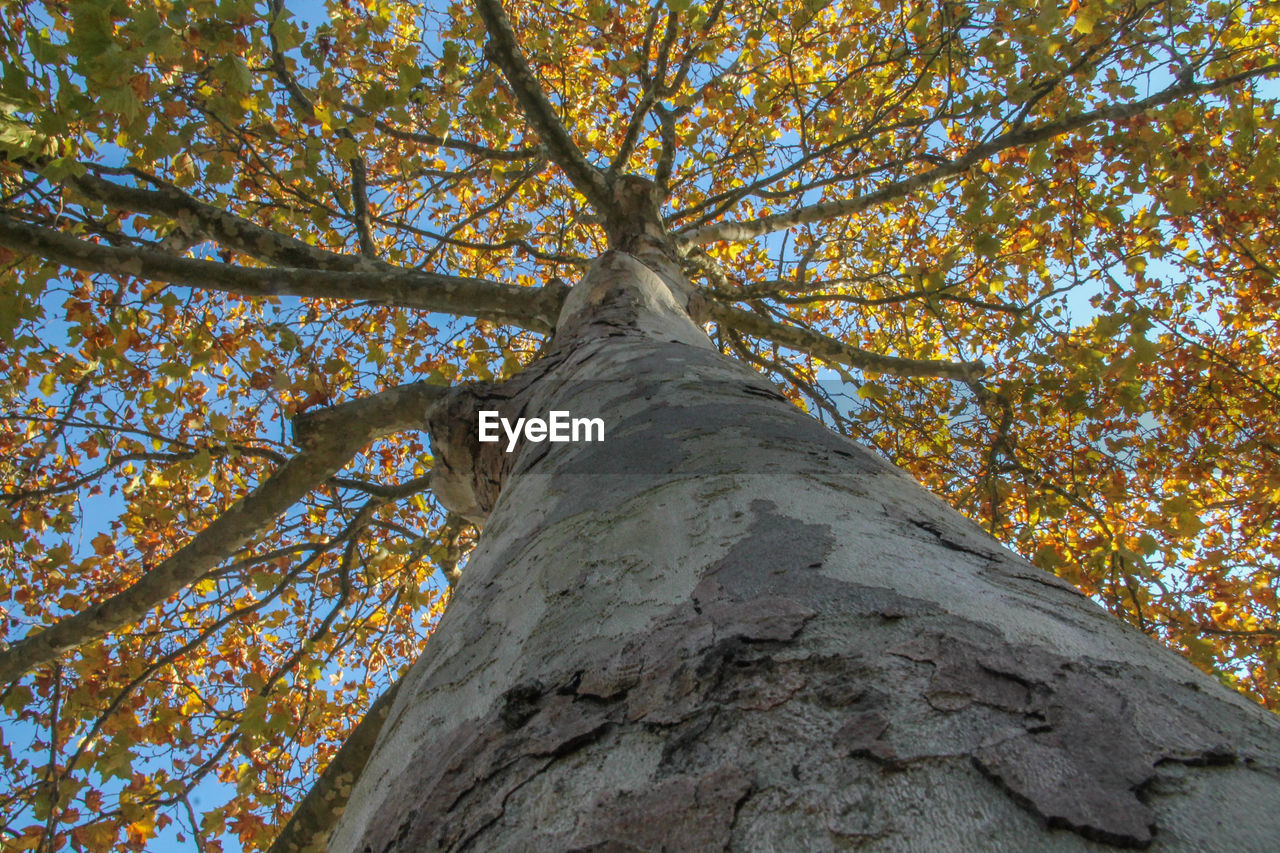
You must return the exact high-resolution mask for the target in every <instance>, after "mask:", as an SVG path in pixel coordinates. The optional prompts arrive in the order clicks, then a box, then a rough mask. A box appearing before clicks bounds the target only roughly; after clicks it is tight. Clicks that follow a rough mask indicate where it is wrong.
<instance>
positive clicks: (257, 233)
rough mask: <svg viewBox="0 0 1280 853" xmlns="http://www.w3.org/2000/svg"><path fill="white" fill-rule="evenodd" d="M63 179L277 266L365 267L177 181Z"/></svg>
mask: <svg viewBox="0 0 1280 853" xmlns="http://www.w3.org/2000/svg"><path fill="white" fill-rule="evenodd" d="M67 183H68V184H69V185H70V186H72V187H74V188H75V189H76V190H78V191H79V192H81V193H82V194H83V195H85V196H87V197H88V198H91V199H93V200H94V201H98V202H101V203H103V204H105V205H107V206H109V207H115V208H119V209H121V210H128V211H133V212H135V213H145V214H154V215H161V216H167V217H169V218H171V219H174V220H177V221H178V222H180V223H187V222H189V223H190V224H192V225H194V226H195V227H196V229H197V230H198V231H200V232H201V234H202V235H204V236H207V237H208V238H210V239H212V240H214V241H216V242H217V243H218V245H220V246H222V247H224V248H226V249H230V250H232V251H235V252H240V253H242V254H245V255H248V256H249V257H252V258H257V259H258V260H260V261H265V262H268V263H272V264H277V265H279V266H286V267H299V268H311V269H321V270H338V271H351V270H358V269H369V268H371V267H372V266H373V265H372V264H370V263H369V261H368V260H367V259H365V258H361V257H358V256H354V255H343V254H339V253H337V252H330V251H327V250H325V249H318V248H316V247H315V246H310V245H308V244H307V243H304V242H303V241H302V240H299V239H297V238H295V237H288V236H286V235H284V234H280V233H278V232H276V231H272V230H271V229H270V228H263V227H262V226H261V225H258V224H256V223H253V222H250V221H249V220H247V219H244V218H242V217H240V216H236V215H235V214H233V213H229V212H227V211H225V210H223V209H221V208H219V207H215V206H214V205H211V204H206V203H205V202H202V201H200V200H199V199H196V198H194V197H192V196H190V195H188V194H187V193H185V192H183V191H182V190H180V189H178V188H177V187H174V186H170V185H164V186H161V187H160V188H159V189H154V190H148V189H142V188H139V187H126V186H122V185H120V184H117V183H115V182H113V181H108V180H105V179H103V178H99V177H95V176H93V175H83V176H81V177H79V178H71V179H69V180H68V181H67Z"/></svg>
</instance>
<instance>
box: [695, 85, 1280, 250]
mask: <svg viewBox="0 0 1280 853" xmlns="http://www.w3.org/2000/svg"><path fill="white" fill-rule="evenodd" d="M1277 71H1280V64H1272V65H1266V66H1263V67H1261V68H1255V69H1252V70H1250V71H1245V72H1241V73H1240V74H1233V75H1231V76H1229V77H1224V78H1221V79H1219V80H1211V81H1209V82H1207V83H1193V82H1190V81H1186V82H1181V83H1177V84H1175V85H1173V86H1170V87H1168V88H1167V89H1164V90H1163V91H1161V92H1157V93H1156V94H1154V95H1152V96H1150V97H1148V98H1143V99H1142V100H1139V101H1134V102H1132V103H1128V104H1113V105H1111V106H1106V107H1099V108H1098V109H1096V110H1091V111H1089V112H1087V113H1082V114H1080V115H1077V116H1069V117H1067V118H1064V119H1060V120H1058V121H1051V122H1046V123H1044V124H1041V125H1037V126H1034V127H1024V128H1020V129H1017V130H1011V131H1008V132H1005V133H1002V134H1000V135H999V136H996V137H995V138H994V139H991V140H990V141H988V142H984V143H982V144H981V145H977V146H975V147H973V148H971V149H969V151H968V152H966V153H965V154H963V155H962V156H959V157H956V158H955V159H953V160H950V161H948V162H946V163H943V164H942V165H940V166H937V167H935V168H933V169H929V170H928V171H926V172H921V173H920V174H918V175H913V176H911V177H909V178H903V179H902V180H899V181H893V182H892V183H889V184H886V185H884V186H882V187H881V188H880V189H878V190H876V191H875V192H871V193H866V194H864V195H859V196H854V197H852V198H843V199H837V200H835V201H826V202H819V203H817V204H810V205H805V206H804V207H801V208H799V209H797V210H793V211H791V212H789V213H778V214H774V215H772V216H762V217H760V218H759V219H751V220H748V221H746V222H720V223H716V224H714V225H707V226H704V227H702V228H695V229H693V230H692V231H689V232H687V233H685V234H683V235H681V237H680V238H679V244H680V245H681V246H682V247H688V246H693V245H698V244H704V243H711V242H715V241H716V240H752V239H754V238H756V237H759V236H762V235H764V234H771V233H773V232H775V231H784V230H786V229H787V228H791V227H793V226H796V225H807V224H809V223H813V222H822V221H825V220H828V219H834V218H836V217H840V216H848V215H850V214H853V213H858V212H860V211H863V210H867V209H868V208H871V207H875V206H877V205H880V204H884V203H885V202H888V201H893V200H894V199H899V198H902V197H904V196H907V195H910V194H911V193H913V192H915V191H916V190H918V189H921V188H923V187H927V186H929V185H931V184H933V183H934V182H936V181H939V180H942V179H944V178H950V177H954V176H955V175H958V174H961V173H962V172H965V171H968V170H969V169H970V168H971V167H973V166H975V165H977V164H978V163H980V162H982V161H983V160H985V159H987V158H988V157H991V156H993V155H995V154H998V153H999V152H1001V151H1004V150H1006V149H1009V148H1017V147H1020V146H1024V145H1033V144H1035V143H1037V142H1044V141H1046V140H1049V139H1053V138H1054V137H1057V136H1062V135H1063V134H1066V133H1070V132H1072V131H1075V130H1079V129H1080V128H1082V127H1087V126H1088V125H1091V124H1095V123H1097V122H1103V121H1123V120H1124V119H1127V118H1132V117H1133V116H1136V115H1139V114H1141V113H1144V112H1146V111H1147V110H1150V109H1153V108H1155V107H1158V106H1162V105H1164V104H1167V103H1169V102H1171V101H1175V100H1178V99H1180V98H1185V97H1189V96H1192V95H1202V94H1205V93H1208V92H1213V91H1216V90H1218V89H1225V88H1227V87H1229V86H1233V85H1235V84H1236V83H1239V82H1242V81H1244V80H1250V79H1253V78H1255V77H1261V76H1265V75H1267V74H1272V73H1275V72H1277Z"/></svg>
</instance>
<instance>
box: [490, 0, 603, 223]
mask: <svg viewBox="0 0 1280 853" xmlns="http://www.w3.org/2000/svg"><path fill="white" fill-rule="evenodd" d="M476 10H477V11H478V12H479V13H480V17H481V19H483V21H484V27H485V30H486V31H487V32H488V33H489V40H488V42H486V44H485V48H484V52H485V56H487V57H488V58H489V59H491V60H492V61H493V62H494V63H495V64H496V65H497V66H498V67H499V68H501V69H502V74H503V76H504V77H506V78H507V84H508V85H510V86H511V91H512V93H513V94H514V95H515V96H516V100H517V101H519V103H520V107H521V109H522V110H524V114H525V118H527V119H528V120H529V124H531V125H532V126H533V129H534V130H535V131H537V133H538V136H539V137H540V138H541V139H542V142H543V144H544V145H545V146H546V149H547V156H548V157H550V158H551V159H552V160H553V161H554V162H555V163H556V165H558V166H559V167H560V168H561V169H564V172H565V174H566V175H567V176H568V178H569V180H570V181H571V182H572V183H573V185H574V187H576V188H577V190H578V192H580V193H582V194H583V195H584V196H586V198H587V200H588V201H590V202H591V203H592V204H593V205H595V207H596V210H597V212H599V213H604V212H605V211H606V210H608V209H609V206H610V205H611V204H612V198H611V197H610V194H609V188H608V184H607V182H606V180H605V177H604V173H603V172H601V171H600V170H599V169H597V168H596V167H595V166H593V165H591V164H590V163H589V162H587V158H586V157H584V156H583V154H582V151H581V150H580V149H579V148H578V146H577V144H576V143H574V141H573V139H572V137H570V136H569V131H568V130H567V129H565V126H564V124H563V123H562V122H561V121H560V117H559V116H558V115H556V109H555V106H554V105H552V103H551V101H550V100H549V99H548V98H547V94H546V92H544V91H543V90H542V85H541V84H540V83H539V82H538V78H537V77H536V76H535V75H534V73H533V70H532V69H531V68H529V64H528V63H527V62H525V60H524V56H523V55H522V54H521V53H520V47H519V43H518V42H517V40H516V36H515V33H514V32H513V31H512V29H511V21H510V20H508V19H507V13H506V12H505V11H503V8H502V3H501V0H476Z"/></svg>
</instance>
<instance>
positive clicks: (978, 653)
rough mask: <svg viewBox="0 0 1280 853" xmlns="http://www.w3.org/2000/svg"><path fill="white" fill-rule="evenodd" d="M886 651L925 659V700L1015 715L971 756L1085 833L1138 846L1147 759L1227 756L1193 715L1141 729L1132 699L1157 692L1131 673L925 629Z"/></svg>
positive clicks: (1150, 770)
mask: <svg viewBox="0 0 1280 853" xmlns="http://www.w3.org/2000/svg"><path fill="white" fill-rule="evenodd" d="M975 636H980V635H975V634H973V633H972V632H969V637H970V638H971V639H972V638H973V637H975ZM894 653H895V654H897V655H901V656H903V657H906V658H909V659H911V660H914V661H920V662H928V663H930V664H932V665H933V674H932V677H931V679H930V681H929V685H928V688H927V691H926V692H925V699H926V701H928V702H929V704H930V705H931V706H932V707H933V708H934V709H936V710H938V711H941V712H944V713H945V712H959V711H962V710H964V709H967V708H968V707H969V706H971V705H976V706H982V707H985V708H989V709H995V710H998V711H1002V712H1010V713H1012V714H1015V715H1017V716H1018V717H1020V718H1021V719H1022V726H1021V731H1015V732H1014V733H1012V734H1010V733H1008V732H1002V733H1001V734H1000V735H999V736H996V737H991V738H990V740H989V742H984V743H980V744H975V745H974V748H973V750H972V752H971V753H970V755H971V758H972V761H973V763H974V765H975V766H976V767H978V768H979V769H980V770H981V771H982V772H983V773H984V774H985V775H986V776H987V777H988V778H990V779H992V780H993V781H994V782H996V783H997V784H998V785H999V786H1000V787H1001V788H1003V789H1004V790H1005V791H1006V792H1007V793H1008V794H1009V795H1010V796H1012V797H1013V798H1014V799H1015V800H1016V801H1017V802H1019V803H1020V804H1021V805H1023V806H1024V807H1026V808H1028V809H1030V810H1031V811H1033V812H1034V813H1035V814H1037V815H1039V816H1040V817H1041V818H1043V819H1044V820H1045V821H1046V822H1047V823H1048V824H1049V825H1050V826H1057V827H1064V828H1067V829H1070V830H1073V831H1075V832H1078V833H1079V834H1081V835H1083V836H1084V837H1086V838H1090V839H1094V840H1097V841H1103V842H1106V843H1109V844H1113V845H1117V846H1121V847H1145V846H1147V845H1148V844H1150V843H1151V841H1152V839H1153V838H1154V833H1155V817H1154V813H1153V811H1152V810H1151V809H1150V808H1149V807H1148V806H1147V804H1146V803H1144V802H1143V800H1142V793H1143V790H1144V788H1145V786H1147V785H1148V784H1149V783H1150V782H1151V781H1152V780H1153V779H1154V778H1155V775H1156V767H1157V766H1158V765H1159V764H1160V763H1161V762H1164V761H1169V760H1178V761H1183V762H1187V761H1198V762H1203V763H1221V762H1222V761H1223V760H1224V755H1225V756H1230V755H1231V753H1230V750H1228V749H1227V748H1226V747H1224V746H1222V745H1221V744H1220V742H1219V740H1218V738H1217V737H1216V736H1215V734H1214V733H1213V732H1212V731H1211V730H1210V729H1209V728H1208V726H1206V725H1205V724H1204V723H1203V722H1201V721H1199V720H1197V719H1186V720H1182V721H1180V722H1181V725H1179V726H1170V725H1167V721H1165V722H1166V725H1163V726H1161V732H1162V734H1163V735H1164V736H1163V737H1162V738H1161V739H1160V740H1159V742H1152V741H1150V740H1148V739H1147V738H1144V737H1143V735H1142V731H1143V729H1144V728H1145V727H1144V726H1143V724H1142V720H1141V719H1140V718H1139V717H1140V715H1141V714H1142V713H1143V712H1142V709H1141V707H1140V704H1141V703H1142V702H1144V701H1150V702H1159V701H1161V698H1160V697H1158V696H1143V695H1142V694H1141V693H1140V692H1139V688H1140V686H1141V685H1140V681H1139V680H1138V679H1134V678H1129V679H1124V680H1125V684H1124V686H1123V687H1121V686H1120V685H1119V684H1117V683H1112V682H1113V681H1116V680H1117V679H1116V678H1106V677H1104V676H1103V674H1102V672H1103V671H1102V670H1101V669H1099V670H1091V669H1089V668H1086V667H1082V666H1080V665H1079V664H1078V663H1073V662H1071V661H1069V660H1067V659H1066V658H1061V657H1058V656H1056V655H1053V654H1051V653H1049V652H1046V651H1043V650H1038V649H1034V648H1027V647H1022V648H1015V647H1013V646H1012V645H1009V644H1007V643H1005V642H1003V641H1002V640H1000V639H999V638H997V637H995V636H994V634H993V635H992V637H991V640H990V643H989V644H987V645H977V644H974V643H973V642H970V641H966V640H957V639H956V638H955V637H953V636H951V637H949V636H945V635H943V634H930V635H927V636H924V637H921V638H918V639H916V640H913V641H911V642H909V643H906V644H904V645H902V646H899V647H898V648H896V649H894ZM1125 674H1128V673H1125ZM1125 674H1121V675H1125ZM1132 674H1133V675H1136V674H1137V673H1132ZM991 728H992V729H993V730H995V729H996V727H995V726H992V727H991ZM1171 734H1176V735H1177V736H1176V737H1170V735H1171ZM1227 760H1229V759H1227Z"/></svg>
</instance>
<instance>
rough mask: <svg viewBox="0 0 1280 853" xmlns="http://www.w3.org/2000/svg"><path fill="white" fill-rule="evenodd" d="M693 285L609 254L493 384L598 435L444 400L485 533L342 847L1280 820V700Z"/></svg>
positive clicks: (562, 846)
mask: <svg viewBox="0 0 1280 853" xmlns="http://www.w3.org/2000/svg"><path fill="white" fill-rule="evenodd" d="M688 292H689V291H688V288H687V285H686V284H685V283H684V282H683V281H682V280H681V279H680V278H679V275H678V273H677V272H675V271H674V266H673V265H671V263H670V261H669V258H668V257H667V255H666V254H665V253H664V252H663V251H661V250H660V247H659V248H653V247H646V246H645V245H644V244H643V243H642V244H641V245H639V247H638V248H637V251H636V253H635V254H634V255H628V254H623V253H620V252H612V253H610V254H607V255H605V256H604V257H602V258H601V259H600V260H599V261H598V262H597V263H596V265H595V266H594V267H593V268H592V270H591V272H590V273H589V274H588V275H587V276H586V278H585V279H584V280H583V281H582V282H581V283H579V284H578V286H577V287H576V288H575V289H574V290H573V292H572V293H571V294H570V296H569V298H568V300H566V303H565V306H564V309H563V311H562V314H561V317H560V320H559V323H558V326H557V329H558V331H557V337H556V340H555V342H554V345H553V347H552V351H551V354H550V355H549V357H548V358H547V359H546V360H544V361H543V362H541V363H540V364H539V365H537V366H536V367H535V368H534V369H533V370H532V371H531V372H530V373H529V374H528V375H527V376H526V377H523V378H522V379H520V380H519V381H517V382H515V383H511V384H508V385H505V386H502V387H500V388H484V389H480V390H479V391H478V393H479V395H480V396H481V397H483V398H485V399H486V400H487V401H490V402H492V401H493V400H495V399H499V398H500V400H499V404H500V405H502V406H507V407H510V408H511V409H512V410H513V411H514V410H519V411H526V412H544V411H546V410H548V409H550V408H552V407H554V408H557V409H567V410H570V411H572V412H574V413H575V414H576V413H578V412H581V413H583V414H588V415H595V414H601V415H602V416H604V417H605V418H606V420H607V424H608V427H607V431H606V441H605V442H604V443H602V444H585V443H584V444H576V445H575V444H555V445H552V444H527V445H525V446H523V447H521V448H519V449H518V450H517V452H516V453H514V454H511V455H509V456H503V457H501V458H499V457H496V456H492V457H485V456H484V454H483V452H482V453H480V455H479V456H476V457H471V458H469V457H467V452H468V451H467V443H466V440H465V436H466V435H467V434H468V433H467V430H468V429H469V430H471V434H472V435H474V428H475V425H474V422H470V423H467V418H468V417H469V414H468V412H469V411H470V410H469V409H468V407H467V406H465V405H459V406H457V407H456V408H455V409H454V410H452V411H451V412H450V413H449V414H448V416H447V417H446V416H444V415H443V414H442V412H443V409H441V410H437V411H436V412H435V413H433V418H436V420H433V423H432V427H433V442H436V441H437V440H438V441H439V442H440V444H439V445H438V446H437V467H441V466H440V460H441V458H442V457H443V458H447V460H448V466H447V469H448V470H449V471H451V472H453V474H452V475H451V476H450V477H449V478H448V481H447V482H444V481H442V483H443V485H444V488H442V489H441V491H440V495H441V497H442V498H443V499H446V502H449V501H453V502H454V503H453V504H452V505H451V509H454V510H455V511H463V509H466V510H468V511H477V512H478V513H479V514H482V515H484V516H485V530H484V535H483V536H482V538H481V541H480V544H479V546H478V548H477V550H476V551H475V553H474V554H473V555H472V557H471V559H470V561H469V563H468V568H467V572H466V574H465V575H464V576H463V578H462V579H461V581H460V582H459V584H458V587H457V589H456V592H455V598H454V600H453V603H452V604H451V606H450V608H449V610H448V611H447V612H446V613H445V615H444V617H443V618H442V621H441V623H440V626H439V628H438V629H437V631H436V633H435V634H434V635H433V637H432V641H431V643H430V645H429V646H428V648H427V651H426V653H425V654H424V656H423V658H422V659H421V660H420V661H419V662H418V663H417V664H416V665H415V666H414V668H413V669H412V670H411V671H410V673H409V674H408V675H407V676H406V678H405V681H404V684H403V687H402V688H401V690H400V692H399V695H398V696H397V699H396V702H395V705H394V707H393V709H392V711H391V714H390V717H389V718H388V721H387V723H386V725H385V727H384V729H383V732H382V735H381V736H380V739H379V743H378V746H377V748H376V750H375V753H374V755H373V756H372V757H371V759H370V761H369V764H368V766H367V768H366V770H365V773H364V775H363V776H362V777H361V779H360V781H359V783H358V784H357V786H356V788H355V790H354V791H353V793H352V796H351V800H350V803H349V805H348V808H347V811H346V813H345V814H344V816H343V819H342V821H341V823H340V825H339V827H338V829H337V830H336V832H335V834H334V836H333V837H332V839H331V842H330V850H332V851H335V852H336V853H347V851H371V853H388V851H396V850H404V851H408V850H414V851H426V850H486V851H487V850H556V851H560V850H575V851H588V850H590V851H636V850H645V851H649V850H652V851H657V850H690V851H693V850H697V851H704V850H761V851H765V850H788V851H789V850H829V849H849V848H859V849H868V850H903V851H921V850H974V849H979V850H984V851H985V850H1008V851H1023V850H1027V849H1035V850H1108V849H1115V848H1137V849H1141V848H1149V849H1158V850H1187V851H1190V850H1208V849H1223V850H1228V849H1229V850H1242V851H1244V850H1252V851H1263V850H1270V849H1273V847H1274V842H1275V838H1276V837H1277V833H1280V820H1278V818H1277V815H1280V737H1277V736H1278V735H1280V724H1278V721H1277V720H1276V718H1275V717H1274V716H1272V715H1270V714H1268V713H1267V712H1265V711H1263V710H1262V709H1260V708H1258V707H1256V706H1254V705H1252V704H1251V703H1249V702H1248V701H1246V700H1245V699H1243V698H1242V697H1240V696H1238V695H1236V694H1234V693H1232V692H1230V691H1229V690H1227V689H1226V688H1224V687H1222V686H1221V685H1219V684H1217V683H1216V682H1213V681H1212V680H1210V679H1208V678H1207V677H1205V676H1204V675H1203V674H1201V673H1200V672H1198V671H1197V670H1195V669H1194V668H1193V667H1191V666H1190V665H1189V664H1188V663H1186V662H1185V661H1183V660H1182V659H1180V658H1179V657H1177V656H1176V655H1174V654H1173V653H1172V652H1170V651H1168V650H1166V649H1163V648H1161V647H1159V646H1157V645H1156V644H1155V643H1154V642H1152V641H1151V640H1150V639H1148V638H1146V637H1144V636H1142V635H1141V634H1139V633H1138V632H1136V631H1133V630H1132V629H1130V628H1128V627H1127V626H1125V625H1123V624H1121V623H1120V622H1118V621H1117V620H1115V619H1113V618H1112V617H1111V616H1109V615H1108V614H1106V613H1105V612H1104V611H1102V610H1101V609H1100V608H1099V607H1097V606H1096V605H1094V604H1093V603H1091V602H1089V601H1088V600H1087V599H1085V598H1084V597H1083V596H1081V595H1079V593H1077V592H1076V591H1075V590H1074V589H1072V588H1071V587H1070V586H1069V585H1067V584H1065V583H1063V582H1062V581H1060V580H1057V579H1056V578H1053V577H1051V576H1049V575H1047V574H1045V573H1043V572H1040V571H1039V570H1037V569H1035V568H1034V567H1032V566H1030V565H1029V564H1027V563H1026V562H1025V561H1023V560H1021V559H1019V558H1017V557H1016V556H1014V555H1013V554H1011V553H1010V552H1008V551H1006V550H1004V549H1003V548H1001V547H1000V546H999V545H998V544H997V543H996V542H995V541H994V540H992V539H991V538H990V537H988V536H987V535H986V534H985V533H983V532H982V531H981V530H980V529H979V528H977V527H976V526H975V525H973V524H972V523H971V522H969V521H968V520H966V519H964V518H963V517H961V516H960V515H958V514H957V513H955V512H954V511H953V510H951V509H950V508H949V507H947V506H945V505H944V504H943V503H942V502H941V501H939V500H938V499H937V498H935V497H933V496H932V495H930V494H929V493H928V492H926V491H925V490H924V489H922V488H921V487H920V486H919V485H917V484H916V483H915V482H913V481H912V480H911V479H910V478H908V477H907V476H906V475H904V474H903V473H902V472H900V471H899V470H897V469H896V468H894V467H892V466H891V465H889V464H887V463H886V462H884V461H883V460H881V459H879V458H878V457H876V456H874V455H873V454H871V453H870V452H868V451H866V450H865V449H863V448H861V447H859V446H857V445H855V444H854V443H852V442H850V441H848V440H846V439H844V438H842V437H840V436H837V435H835V434H833V433H831V432H830V431H828V430H827V429H826V428H825V427H823V426H822V425H820V424H818V423H817V422H815V421H813V420H812V419H811V418H808V417H806V416H805V415H803V414H802V413H801V412H799V411H798V410H797V409H795V408H794V407H792V406H791V405H789V404H788V403H787V402H786V401H785V400H784V399H782V397H781V396H780V395H778V394H777V392H776V391H775V390H774V389H773V388H772V387H771V386H770V385H768V384H767V383H766V382H764V381H763V380H762V379H761V378H760V377H759V376H757V375H755V374H753V373H751V372H750V371H748V370H746V369H745V368H743V367H742V366H740V365H738V364H736V363H733V362H731V361H729V360H727V359H725V358H723V357H721V356H720V355H719V354H718V353H716V352H715V351H714V350H713V349H712V348H711V347H710V346H709V345H708V343H707V341H706V339H705V336H702V335H701V332H700V330H699V329H698V327H697V325H696V324H695V323H694V322H693V321H692V320H691V319H690V318H689V315H688V313H687V308H688V301H689V297H688ZM442 476H444V475H442ZM451 490H452V492H451ZM451 495H452V496H451Z"/></svg>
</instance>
